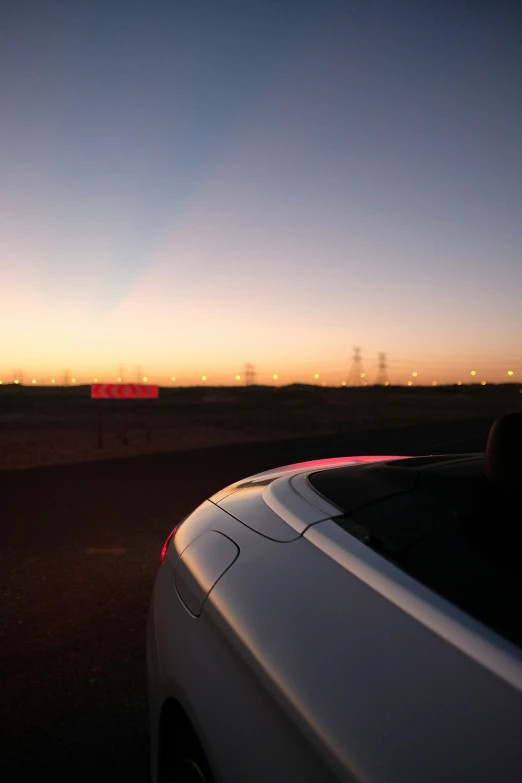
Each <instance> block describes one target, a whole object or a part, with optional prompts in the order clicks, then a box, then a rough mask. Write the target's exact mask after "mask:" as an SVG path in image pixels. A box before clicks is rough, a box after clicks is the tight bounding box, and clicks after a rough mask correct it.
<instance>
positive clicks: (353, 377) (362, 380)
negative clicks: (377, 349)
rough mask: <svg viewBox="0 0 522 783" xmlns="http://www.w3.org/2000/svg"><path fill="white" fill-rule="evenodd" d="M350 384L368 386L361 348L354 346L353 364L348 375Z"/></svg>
mask: <svg viewBox="0 0 522 783" xmlns="http://www.w3.org/2000/svg"><path fill="white" fill-rule="evenodd" d="M348 386H368V381H367V379H366V373H365V372H364V369H363V363H362V356H361V349H360V348H356V347H354V349H353V356H352V366H351V368H350V374H349V376H348Z"/></svg>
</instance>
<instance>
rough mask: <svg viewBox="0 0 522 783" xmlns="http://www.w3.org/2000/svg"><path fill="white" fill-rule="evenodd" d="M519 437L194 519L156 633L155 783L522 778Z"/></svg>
mask: <svg viewBox="0 0 522 783" xmlns="http://www.w3.org/2000/svg"><path fill="white" fill-rule="evenodd" d="M497 435H498V432H497ZM493 441H494V442H493ZM500 441H501V439H500V440H499V438H498V437H497V440H496V441H495V438H493V436H492V435H490V443H489V445H488V448H489V457H488V453H486V460H485V459H484V455H482V454H475V455H451V456H428V457H421V458H419V457H414V458H402V457H391V456H382V457H359V458H352V457H350V458H346V459H333V460H320V461H317V462H309V463H301V464H296V465H291V466H286V467H284V468H279V469H277V470H274V471H268V472H265V473H261V474H258V475H256V476H252V477H250V478H248V479H245V480H243V481H240V482H237V483H236V484H234V485H232V486H229V487H227V488H226V489H224V490H222V491H221V492H219V493H218V494H216V495H214V496H213V497H211V498H209V499H208V500H206V501H205V502H203V503H202V504H201V505H200V506H199V508H197V509H196V510H195V511H194V512H193V513H192V514H191V515H190V516H188V517H187V518H186V519H185V520H183V522H182V523H181V524H180V525H178V526H177V527H176V528H175V530H173V531H172V533H171V535H170V536H169V538H168V539H167V541H166V543H165V546H164V548H163V552H162V554H161V561H162V563H161V566H160V567H159V570H158V575H157V579H156V584H155V588H154V594H153V599H152V603H151V609H150V615H149V621H148V628H147V658H148V686H149V703H150V719H151V762H152V775H153V780H154V781H155V782H156V781H158V782H159V783H163V781H167V780H169V781H182V782H183V783H187V782H188V781H199V782H200V783H201V781H214V783H276V782H279V781H280V782H281V783H291V782H292V781H295V782H296V783H330V782H331V781H332V782H333V781H364V782H365V783H366V782H367V783H370V782H371V783H392V782H393V783H431V782H433V783H435V782H436V783H443V782H444V783H446V781H448V782H449V781H459V783H460V782H462V781H469V782H470V783H479V782H483V783H497V782H499V781H503V782H504V781H506V782H507V781H513V783H515V781H516V782H517V783H520V781H521V780H522V737H521V727H522V650H521V645H522V630H521V619H520V618H521V609H520V607H521V604H520V599H521V590H520V576H519V569H518V557H517V558H516V562H512V561H513V558H511V559H510V553H512V547H511V546H510V545H509V541H507V536H506V530H507V527H508V525H507V524H505V525H504V528H501V527H495V525H498V524H500V523H501V522H502V514H501V516H500V523H498V522H494V519H495V514H498V509H499V508H500V509H502V508H507V506H502V503H507V504H508V506H509V502H510V501H509V498H508V499H507V500H506V497H507V495H509V491H508V490H509V488H508V490H506V492H507V495H506V493H505V492H504V490H505V487H504V485H503V484H502V482H501V481H499V480H498V475H497V474H496V473H495V470H496V467H495V466H497V465H500V463H501V460H500V459H499V457H498V448H497V447H498V443H500ZM521 446H522V440H521V441H520V445H519V448H520V447H521ZM500 451H502V449H500ZM485 462H486V472H487V473H488V476H489V478H487V477H486V475H485V473H484V463H485ZM497 473H498V471H497ZM508 483H509V482H508ZM503 493H504V494H503ZM499 503H500V506H499ZM517 508H518V509H519V506H517ZM508 521H509V520H505V519H504V522H505V523H507V522H508ZM520 521H521V520H520V510H518V523H519V524H520ZM506 542H507V546H506ZM517 555H518V552H517Z"/></svg>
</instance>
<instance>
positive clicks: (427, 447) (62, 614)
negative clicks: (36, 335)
mask: <svg viewBox="0 0 522 783" xmlns="http://www.w3.org/2000/svg"><path fill="white" fill-rule="evenodd" d="M490 424H491V419H476V420H469V419H468V420H463V421H451V422H447V423H440V422H435V423H431V424H418V425H415V426H413V427H401V428H395V429H389V430H381V431H372V432H368V433H367V434H366V435H365V434H364V433H357V434H356V435H350V434H344V435H342V434H341V435H329V436H321V437H314V438H306V439H292V440H288V441H282V442H281V441H280V442H272V443H270V442H264V443H260V444H255V443H245V444H241V445H231V446H226V447H217V448H211V449H202V450H198V451H194V450H193V451H186V452H178V453H174V454H159V455H155V456H144V457H143V456H142V457H130V458H127V459H118V460H107V461H101V462H90V463H85V464H78V465H68V466H59V467H44V468H34V469H30V470H18V471H11V472H0V511H1V528H0V590H1V595H2V603H1V614H0V664H1V666H0V672H1V675H0V677H1V680H0V693H1V706H0V773H3V778H4V779H5V780H14V779H16V780H23V779H41V778H43V777H47V775H49V779H50V780H53V781H54V782H55V783H61V781H64V783H65V781H67V782H68V783H69V782H70V781H75V782H76V781H91V780H92V779H93V778H94V779H96V780H103V781H105V780H107V781H109V780H110V781H114V780H116V779H120V780H142V781H146V780H148V779H149V759H148V728H147V720H148V717H147V704H146V691H145V646H144V635H145V621H146V615H147V611H148V604H149V599H150V595H151V589H152V584H153V580H154V575H155V572H156V569H157V566H158V558H159V553H160V549H161V546H162V544H163V541H164V539H165V537H166V535H167V534H168V533H169V532H170V530H171V528H172V527H173V526H174V524H175V523H176V522H177V521H179V520H180V519H181V518H183V517H184V516H185V515H186V514H187V513H188V512H189V511H190V510H191V509H192V508H194V507H195V506H196V505H198V504H199V503H200V502H201V501H202V500H204V499H205V497H208V496H209V495H210V494H211V493H213V492H215V491H216V490H218V489H220V488H221V487H223V486H226V485H227V484H229V483H231V482H232V481H234V480H237V479H239V478H241V477H244V476H247V475H249V474H252V473H255V472H259V471H262V470H266V469H268V468H270V467H274V466H275V465H282V464H286V463H292V462H296V461H300V460H308V459H317V458H321V457H331V456H344V455H353V454H378V453H390V454H422V453H430V452H431V453H444V452H448V453H457V452H470V451H482V450H483V449H484V446H485V441H486V437H487V432H488V429H489V425H490ZM104 550H113V551H104Z"/></svg>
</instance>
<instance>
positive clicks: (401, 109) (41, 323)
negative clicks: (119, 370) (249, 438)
mask: <svg viewBox="0 0 522 783" xmlns="http://www.w3.org/2000/svg"><path fill="white" fill-rule="evenodd" d="M520 40H522V12H521V10H520V9H519V7H518V4H517V3H509V2H499V3H495V4H493V3H485V2H484V3H483V2H474V3H465V2H459V1H456V2H430V1H429V0H427V1H426V2H413V1H412V2H407V1H405V2H393V3H391V2H385V1H384V0H382V2H372V0H365V2H349V0H322V2H319V1H318V2H315V1H314V0H309V1H307V0H304V1H303V2H299V3H297V2H291V0H279V1H278V0H264V2H263V1H262V0H259V1H257V0H249V2H247V3H245V2H227V0H223V2H220V3H216V2H210V0H208V1H205V0H200V1H199V2H189V1H188V0H186V1H184V0H178V2H150V3H146V2H129V0H125V1H119V0H112V1H111V0H109V2H107V1H105V2H96V1H95V2H93V1H92V0H90V2H88V3H86V2H83V1H82V0H68V1H67V2H65V0H62V1H61V2H57V1H56V0H48V1H47V2H29V1H28V2H24V1H23V0H22V2H4V3H3V4H2V9H1V10H0V74H1V75H0V100H1V105H2V107H3V110H2V116H3V120H2V124H1V126H0V149H1V150H2V161H3V167H2V178H1V181H0V237H1V238H0V265H1V267H0V269H1V272H2V279H3V281H4V284H3V286H2V290H1V292H0V306H1V310H0V319H1V320H2V326H3V328H4V332H5V333H6V334H8V335H9V339H8V341H7V343H8V344H7V348H6V350H5V351H4V356H3V358H2V360H1V361H0V365H2V363H3V365H4V366H3V369H2V367H1V366H0V371H1V372H3V373H4V374H5V373H9V372H10V368H11V367H14V366H16V367H19V366H20V367H21V366H24V367H26V368H27V372H28V373H32V372H33V371H34V372H35V373H40V375H42V376H47V375H49V374H55V373H58V372H59V371H60V370H61V367H62V366H68V367H73V368H76V369H75V370H74V372H75V373H76V374H78V375H81V374H82V373H85V374H86V375H90V374H92V373H93V372H96V373H102V372H108V373H112V372H113V368H114V367H115V366H116V365H117V364H118V363H120V362H123V363H127V364H128V365H134V364H141V365H144V366H146V367H148V368H149V369H148V373H149V375H157V376H158V377H160V376H161V377H163V376H167V375H169V376H170V374H171V373H172V372H174V373H176V374H177V375H178V376H179V377H181V376H186V377H187V378H189V376H190V377H192V375H194V376H198V374H200V373H202V372H207V373H211V374H212V377H213V378H215V379H216V381H217V380H219V381H221V380H224V379H226V378H228V376H229V375H230V374H231V373H232V372H234V373H235V371H236V368H237V367H241V366H242V364H243V362H244V361H252V362H254V363H255V364H256V365H257V366H258V369H259V370H260V371H261V372H265V371H266V373H267V374H269V375H271V374H272V371H274V372H278V373H279V374H280V375H281V377H285V376H286V377H287V378H288V379H290V377H292V378H295V379H298V378H299V379H301V378H303V379H304V378H307V377H308V376H309V374H310V372H311V370H312V368H313V369H314V370H315V369H316V368H321V371H323V369H324V372H329V373H331V374H332V378H333V377H334V375H335V378H336V379H337V380H339V379H340V378H341V376H342V375H343V374H344V375H345V374H346V372H345V370H344V369H343V368H347V367H349V363H350V356H351V352H352V346H353V345H354V344H356V345H362V346H363V352H364V355H365V356H367V357H368V358H367V363H368V365H369V366H371V365H372V364H375V357H376V354H377V351H387V353H388V356H389V363H390V373H395V375H396V376H397V379H400V377H402V376H404V377H406V375H405V373H407V372H408V370H409V368H410V367H412V365H413V364H416V365H417V364H418V365H419V366H425V367H426V368H427V369H426V371H428V370H429V371H430V372H435V371H437V373H438V377H440V379H441V381H442V380H444V379H446V376H447V379H451V378H452V377H453V374H454V373H455V372H460V371H461V367H462V372H465V371H466V369H469V367H468V365H469V364H470V362H481V363H482V365H483V368H484V372H486V371H487V372H488V373H489V375H488V379H496V375H495V374H496V373H497V374H499V373H500V375H499V379H500V377H501V375H502V373H504V372H505V371H506V370H507V369H508V365H510V366H511V365H512V364H514V363H515V364H516V363H517V362H518V363H519V367H520V371H521V372H522V356H520V349H519V340H520V335H521V333H522V314H521V309H520V307H519V296H520V292H521V291H522V262H521V248H522V220H521V217H522V214H521V213H522V209H521V208H522V154H521V152H520V139H521V138H522V95H521V92H522V87H521V81H520V77H519V74H520V73H522V55H521V47H520ZM423 363H424V365H423ZM504 365H506V366H505V367H504ZM456 368H458V370H457V369H456ZM337 374H338V375H339V378H337Z"/></svg>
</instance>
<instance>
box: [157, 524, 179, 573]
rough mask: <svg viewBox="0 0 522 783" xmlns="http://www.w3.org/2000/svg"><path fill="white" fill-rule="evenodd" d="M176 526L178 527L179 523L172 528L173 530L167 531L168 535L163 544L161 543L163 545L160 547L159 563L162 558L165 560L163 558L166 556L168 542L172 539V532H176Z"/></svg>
mask: <svg viewBox="0 0 522 783" xmlns="http://www.w3.org/2000/svg"><path fill="white" fill-rule="evenodd" d="M178 527H179V525H176V527H175V528H174V530H172V531H171V532H170V533H169V535H168V537H167V540H166V541H165V543H164V544H163V546H162V547H161V555H160V565H161V564H162V563H163V561H164V560H165V558H166V557H167V550H168V548H169V544H170V542H171V541H172V539H173V537H174V533H175V532H176V530H177V529H178Z"/></svg>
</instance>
